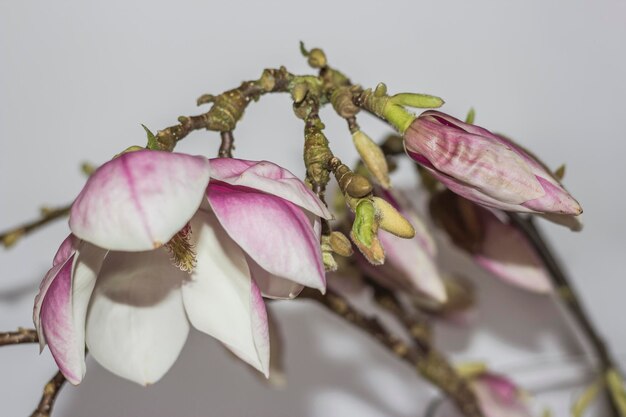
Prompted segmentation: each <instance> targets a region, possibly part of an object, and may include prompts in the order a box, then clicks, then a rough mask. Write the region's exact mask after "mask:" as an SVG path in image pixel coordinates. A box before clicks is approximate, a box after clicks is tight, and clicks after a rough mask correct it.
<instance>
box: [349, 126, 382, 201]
mask: <svg viewBox="0 0 626 417" xmlns="http://www.w3.org/2000/svg"><path fill="white" fill-rule="evenodd" d="M352 141H353V142H354V146H355V147H356V150H357V152H358V153H359V155H360V156H361V160H363V163H364V164H365V166H366V167H367V169H368V171H369V172H370V173H371V174H372V177H373V178H374V179H375V180H376V182H377V183H379V184H380V185H381V187H383V188H384V189H389V187H390V186H391V182H390V180H389V167H388V166H387V159H386V158H385V154H384V153H383V151H382V149H381V148H380V146H378V145H377V144H376V142H374V141H373V140H372V139H371V138H370V137H369V136H367V135H366V134H365V133H363V132H362V131H360V130H357V131H356V132H354V133H353V134H352Z"/></svg>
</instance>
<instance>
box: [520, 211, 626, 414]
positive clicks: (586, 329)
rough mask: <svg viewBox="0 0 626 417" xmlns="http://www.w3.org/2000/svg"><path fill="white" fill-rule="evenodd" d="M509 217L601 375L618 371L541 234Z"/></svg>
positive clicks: (613, 405)
mask: <svg viewBox="0 0 626 417" xmlns="http://www.w3.org/2000/svg"><path fill="white" fill-rule="evenodd" d="M508 216H509V218H510V219H511V221H512V223H513V224H514V225H516V226H517V227H518V228H519V230H521V231H522V233H524V235H525V236H526V237H527V238H528V240H529V241H530V243H531V244H532V245H533V247H534V248H535V250H536V251H537V253H538V255H539V256H540V258H541V260H542V261H543V263H544V265H545V267H546V269H547V270H548V273H549V276H550V278H551V280H552V284H553V285H554V287H555V291H556V294H557V295H558V296H559V299H560V300H561V302H562V303H563V304H564V306H565V307H566V308H567V310H568V312H569V313H570V315H571V316H572V317H573V318H574V320H575V321H576V322H577V324H578V325H579V326H580V329H581V330H582V331H583V333H584V334H585V336H586V337H587V339H588V341H589V344H590V346H591V348H592V349H593V352H594V354H595V355H596V356H597V358H598V361H599V364H600V370H601V372H602V375H606V373H607V371H609V370H619V368H618V366H617V362H616V361H615V360H614V358H613V357H612V355H611V353H610V352H609V349H608V347H607V345H606V343H605V342H604V340H603V339H602V337H601V336H600V334H599V333H598V331H597V330H596V328H595V326H594V325H593V323H592V322H591V319H590V318H589V315H588V313H587V311H586V310H585V307H584V306H583V305H582V303H581V301H580V296H579V295H578V294H577V292H576V289H575V288H574V286H573V285H572V283H571V282H570V279H569V277H568V276H567V275H566V273H565V270H564V269H563V268H562V267H561V265H560V263H559V261H558V260H557V259H556V256H555V255H554V253H553V251H552V249H551V248H550V246H549V244H548V242H547V241H546V240H545V239H544V238H543V236H542V234H541V231H540V230H539V229H538V228H537V226H536V225H535V223H534V221H533V218H532V217H527V218H524V217H522V216H521V215H519V214H517V213H508ZM607 396H608V398H609V405H610V407H611V413H612V416H614V417H626V416H623V415H622V414H620V412H619V411H618V410H619V408H618V407H617V405H616V403H615V400H614V399H613V397H612V396H611V395H610V393H609V392H608V391H607Z"/></svg>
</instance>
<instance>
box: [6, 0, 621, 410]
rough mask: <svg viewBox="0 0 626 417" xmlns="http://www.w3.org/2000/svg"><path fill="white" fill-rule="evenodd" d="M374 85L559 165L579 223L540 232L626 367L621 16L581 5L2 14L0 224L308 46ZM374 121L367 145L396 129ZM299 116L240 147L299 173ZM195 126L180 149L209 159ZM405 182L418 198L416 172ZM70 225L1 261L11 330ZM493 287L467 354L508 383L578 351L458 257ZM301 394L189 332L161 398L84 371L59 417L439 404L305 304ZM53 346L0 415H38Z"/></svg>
mask: <svg viewBox="0 0 626 417" xmlns="http://www.w3.org/2000/svg"><path fill="white" fill-rule="evenodd" d="M299 40H304V41H306V42H307V45H309V46H311V47H313V46H321V47H323V48H325V50H326V52H327V54H328V57H329V59H330V63H331V64H332V65H333V66H336V67H338V68H340V69H342V70H343V71H345V72H346V73H347V74H349V75H350V76H351V77H352V79H353V80H354V81H356V82H359V83H361V84H363V85H365V86H374V85H375V84H376V83H377V82H379V81H385V82H386V83H387V84H388V86H389V89H390V91H394V92H399V91H417V92H427V93H433V94H437V95H440V96H442V97H444V98H445V100H446V102H447V104H446V105H445V107H444V110H445V111H447V112H449V113H451V114H454V115H457V116H460V117H462V116H463V115H464V114H465V112H466V111H467V109H468V108H469V107H470V106H474V107H475V108H476V109H477V112H478V118H477V122H478V123H479V124H482V125H484V126H487V127H489V128H491V129H492V130H496V131H502V132H506V133H508V134H509V135H511V136H512V137H514V138H517V139H518V140H519V141H520V142H522V143H523V144H524V145H525V146H528V147H530V148H531V149H533V150H534V151H536V153H538V154H539V155H541V156H542V157H543V158H544V160H545V161H546V162H547V163H548V164H549V165H550V166H552V167H555V168H556V167H557V166H558V165H560V164H561V163H563V162H566V163H567V169H568V171H567V175H566V179H565V183H566V184H567V186H568V187H569V189H570V190H571V191H572V192H573V193H574V194H575V196H576V197H577V198H578V199H579V200H580V202H581V203H582V205H583V207H584V209H585V219H586V229H585V230H584V231H583V232H582V233H580V234H573V233H570V232H569V231H567V230H564V229H560V228H557V227H555V226H549V225H546V229H547V233H548V234H549V236H550V237H551V238H552V240H553V242H554V243H555V244H557V246H558V251H559V254H560V255H561V257H562V258H563V260H565V261H566V262H567V264H568V269H569V270H570V271H571V272H572V275H573V279H574V280H575V283H576V285H577V287H578V288H579V289H580V291H581V292H582V293H583V294H584V299H585V302H586V304H587V305H588V306H589V309H590V313H591V316H592V317H593V319H594V320H595V321H596V322H597V324H598V327H599V328H600V330H601V331H602V333H603V334H604V335H606V337H607V339H608V340H609V341H610V342H611V343H612V345H613V348H614V350H615V351H616V352H623V353H626V333H624V330H623V329H624V322H623V319H622V317H623V313H622V307H623V305H624V302H623V297H624V296H623V294H624V289H626V284H625V283H624V276H623V275H624V257H625V253H624V248H625V245H624V240H623V235H624V233H625V232H626V224H625V221H624V213H625V211H626V199H625V198H624V192H623V190H624V183H623V182H624V179H625V178H626V165H625V164H624V163H623V157H624V153H625V152H626V145H625V143H626V141H625V140H626V137H625V136H626V135H625V134H624V124H623V120H624V114H625V111H626V106H625V105H624V100H625V96H626V82H625V81H624V77H625V75H626V58H625V52H624V51H625V50H626V48H625V46H624V41H626V2H624V1H618V0H603V1H594V2H589V1H588V2H584V1H525V2H504V1H472V2H469V1H430V2H425V1H404V2H401V1H389V2H385V3H384V4H383V3H382V2H370V3H367V4H366V3H364V2H340V1H315V2H313V1H310V2H302V3H297V2H287V1H284V2H278V1H270V0H266V1H262V2H250V3H248V4H246V3H240V2H235V1H229V2H226V1H223V2H201V1H177V2H152V1H148V0H145V1H136V2H128V1H117V0H107V1H100V2H83V1H72V2H70V1H54V2H50V1H43V0H41V1H20V2H18V1H7V0H5V1H2V2H0V141H1V142H0V143H1V144H2V150H1V151H0V167H1V175H0V195H1V197H0V229H4V228H5V227H8V226H10V225H13V224H16V223H18V222H21V221H24V220H27V219H30V218H33V217H34V216H36V215H37V211H36V210H37V207H38V206H39V205H41V204H50V205H54V204H62V203H65V202H66V201H69V200H71V199H72V198H73V196H75V195H76V193H77V192H78V191H79V190H80V187H81V185H82V183H83V181H84V178H83V177H82V176H81V174H80V172H79V169H78V167H79V163H80V162H81V161H83V160H88V161H92V162H94V163H101V162H103V161H105V160H106V159H108V158H110V157H111V156H112V155H114V154H116V153H117V152H119V151H120V150H122V149H124V148H126V147H127V146H129V145H132V144H142V143H144V135H143V131H142V129H141V127H140V125H139V124H140V123H144V124H146V125H147V126H149V127H150V128H152V129H153V130H157V129H159V128H162V127H165V126H168V125H170V124H173V123H174V122H175V120H176V117H177V116H178V115H180V114H195V113H198V112H200V111H201V110H199V109H197V108H196V107H195V105H194V102H195V98H196V97H197V96H199V95H200V94H202V93H208V92H211V93H217V92H220V91H223V90H225V89H227V88H231V87H233V86H236V85H238V84H239V82H240V81H242V80H244V79H251V78H256V77H258V76H259V75H260V73H261V70H262V69H263V68H265V67H274V66H278V65H281V64H284V65H286V66H287V67H288V68H289V69H290V70H291V71H294V72H305V71H308V68H307V66H306V63H305V62H304V60H303V59H302V58H301V57H300V54H299V52H298V41H299ZM323 116H325V121H326V123H327V125H328V129H327V132H328V135H329V137H330V138H331V140H332V146H333V148H334V150H335V152H336V153H337V154H338V155H340V156H341V157H342V158H343V159H344V160H346V161H349V160H351V158H353V157H354V156H355V152H354V150H353V149H352V144H351V141H350V138H349V136H348V134H347V131H346V130H345V127H344V124H343V123H342V122H340V121H338V120H337V119H336V118H335V117H334V116H333V115H332V113H331V112H330V111H325V112H324V113H323ZM362 125H363V126H364V128H365V129H366V130H367V132H368V133H370V135H372V136H373V137H382V135H383V134H384V133H386V132H387V130H386V128H385V126H383V125H382V124H381V123H379V122H377V121H375V120H373V119H372V118H366V117H363V118H362ZM301 134H302V125H301V122H300V121H299V120H297V119H295V118H294V117H292V115H291V110H290V103H289V99H288V98H287V97H284V96H275V97H264V98H263V99H262V100H261V102H260V103H257V104H253V105H251V106H250V108H249V110H248V112H247V114H246V117H245V118H244V120H243V121H242V122H241V124H240V126H239V127H238V129H237V132H236V139H237V146H238V148H237V152H236V155H237V156H240V157H247V158H256V159H271V160H274V161H276V162H279V163H281V164H283V165H284V166H286V167H288V168H290V169H292V170H293V171H294V172H297V173H302V171H303V169H302V168H301V166H300V164H301V163H300V158H301V156H300V155H301V143H302V140H301ZM217 143H218V136H217V134H215V133H213V132H198V133H195V134H193V135H191V136H190V137H189V138H188V139H186V140H185V141H184V143H183V144H181V146H180V148H179V149H180V150H181V151H187V152H191V153H202V154H207V155H213V154H214V153H215V152H216V150H217ZM399 181H400V182H401V183H402V182H404V183H407V184H408V183H410V177H409V174H408V171H407V173H406V175H400V178H399ZM65 233H66V231H65V226H64V225H63V224H61V223H58V224H56V225H54V226H51V227H48V228H46V229H45V231H43V232H41V233H38V234H36V235H34V236H32V237H30V238H28V239H27V240H26V241H25V242H22V243H21V244H19V245H18V246H17V247H16V248H15V249H13V250H11V251H10V252H5V251H1V252H0V277H1V279H0V328H2V329H12V328H15V327H17V326H32V323H31V308H32V299H33V296H34V294H35V292H36V288H37V285H38V282H39V280H40V279H41V277H42V276H43V274H44V273H45V271H46V270H47V268H48V266H49V264H50V261H51V258H52V255H53V253H54V251H55V250H56V247H57V244H58V242H59V241H60V240H61V239H62V238H63V237H64V236H65ZM452 259H453V260H452V261H451V262H450V263H449V267H450V268H453V269H457V270H459V269H460V270H465V274H466V275H471V276H472V277H474V278H475V281H476V283H477V285H478V286H479V288H480V298H481V306H480V308H479V309H478V312H477V315H476V320H477V322H478V324H480V326H481V328H480V329H479V330H476V329H473V328H463V327H458V326H456V327H455V326H454V325H450V324H443V325H441V326H439V327H438V330H437V338H438V340H439V342H440V343H441V344H442V346H444V347H445V348H446V350H447V351H448V352H450V354H452V355H453V356H455V357H457V358H459V359H468V358H472V359H476V358H478V359H489V360H491V362H492V363H493V364H494V366H496V367H497V368H501V369H506V368H507V367H511V366H513V365H515V364H520V363H522V364H523V363H527V362H529V363H533V362H534V361H537V360H540V359H542V358H543V359H545V358H551V357H555V356H559V355H562V354H563V352H567V351H571V350H573V349H574V348H573V346H574V345H575V344H576V343H575V340H574V339H573V338H572V336H571V332H570V331H569V330H568V329H567V327H566V325H565V324H564V321H563V320H562V318H561V316H560V315H559V314H558V311H557V309H556V308H555V307H554V305H553V303H552V302H551V300H549V299H547V298H543V297H538V296H534V295H529V294H526V293H522V292H521V291H518V290H515V289H512V288H510V287H508V286H506V285H504V284H501V283H500V282H498V281H495V280H494V279H493V278H490V277H487V276H485V275H482V274H480V273H479V272H477V271H476V270H475V269H471V266H469V263H468V262H467V260H466V259H464V258H463V257H462V256H459V255H458V254H456V255H453V256H452ZM272 309H273V310H274V311H275V312H276V313H278V314H277V315H278V320H279V322H280V323H281V324H282V325H283V327H284V333H285V339H286V343H287V352H286V354H287V356H286V361H287V366H288V383H289V385H288V388H287V389H285V390H282V391H273V390H271V389H269V388H268V387H266V386H265V385H263V384H262V383H260V380H259V379H258V378H256V377H255V376H254V375H253V374H252V373H251V372H250V371H249V370H248V369H246V367H245V366H244V365H243V364H241V363H238V362H235V361H233V360H232V359H231V358H230V357H229V356H228V355H226V354H225V353H224V351H223V350H222V348H221V347H220V346H219V345H218V344H217V343H216V342H214V341H213V340H211V339H210V338H208V337H205V336H203V335H200V334H197V333H194V334H192V335H191V336H190V339H189V341H188V344H187V345H186V347H185V349H184V350H183V352H182V354H181V357H180V358H179V360H178V362H177V363H176V364H175V365H174V367H173V369H172V370H171V371H170V373H169V374H167V375H166V377H165V378H164V379H163V380H162V381H161V382H159V383H158V384H156V385H155V386H153V387H150V388H148V389H146V388H142V387H139V386H136V385H133V384H131V383H129V382H126V381H123V380H120V379H118V378H116V377H114V376H113V375H111V374H109V373H108V372H107V371H105V370H104V369H102V368H101V367H99V365H97V364H95V363H94V362H92V361H89V362H88V371H87V376H86V379H85V381H84V383H83V384H82V385H80V387H78V388H72V387H68V388H66V389H65V390H64V392H63V394H62V396H61V398H60V400H59V401H58V410H57V413H56V414H55V415H57V416H59V417H60V416H108V417H111V416H174V415H175V416H208V415H215V416H242V415H254V416H287V415H289V416H294V415H302V416H327V415H359V416H384V415H387V416H388V415H391V416H415V415H421V413H422V412H423V410H424V409H425V407H426V403H427V399H428V398H429V397H430V395H431V394H432V392H431V391H430V390H429V389H428V388H426V385H425V384H423V383H422V382H420V381H419V379H418V378H415V377H414V375H413V373H412V371H411V370H410V369H408V367H405V365H403V364H401V363H398V362H397V361H396V360H395V359H393V358H392V357H390V355H388V354H387V352H385V351H384V350H382V349H380V348H379V347H377V346H376V345H375V344H373V343H370V342H369V341H368V340H367V339H366V338H365V337H364V336H362V335H361V334H360V333H358V332H357V331H356V330H352V329H349V328H346V326H345V325H344V324H343V323H342V322H340V321H339V320H337V319H335V318H334V317H332V316H329V315H327V314H323V313H321V311H320V310H319V309H318V308H317V307H315V306H311V305H308V304H306V303H304V302H298V301H295V302H291V303H290V304H289V305H285V304H276V305H274V306H272ZM53 369H54V365H53V362H52V359H51V357H50V355H49V353H48V351H47V350H46V351H45V352H44V354H42V355H41V356H38V355H37V348H36V347H35V346H21V347H6V348H3V349H2V352H0V370H1V373H2V377H1V378H0V404H2V411H0V414H1V415H2V416H25V415H29V413H30V411H31V410H32V408H33V407H34V405H35V404H36V402H37V401H38V398H39V395H40V389H41V387H42V385H43V383H44V381H45V380H47V378H48V377H49V376H50V375H51V374H52V373H53Z"/></svg>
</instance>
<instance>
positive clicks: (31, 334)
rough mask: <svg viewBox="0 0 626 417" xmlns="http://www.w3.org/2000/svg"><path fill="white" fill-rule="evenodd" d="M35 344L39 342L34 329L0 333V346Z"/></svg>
mask: <svg viewBox="0 0 626 417" xmlns="http://www.w3.org/2000/svg"><path fill="white" fill-rule="evenodd" d="M37 342H39V337H38V336H37V331H36V330H35V329H22V328H19V329H17V331H16V332H4V333H0V346H7V345H17V344H22V343H37Z"/></svg>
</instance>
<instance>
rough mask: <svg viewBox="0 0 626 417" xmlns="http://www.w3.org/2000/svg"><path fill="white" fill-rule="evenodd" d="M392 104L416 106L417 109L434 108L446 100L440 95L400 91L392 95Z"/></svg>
mask: <svg viewBox="0 0 626 417" xmlns="http://www.w3.org/2000/svg"><path fill="white" fill-rule="evenodd" d="M389 101H390V102H391V103H392V104H399V105H401V106H408V107H414V108H417V109H432V108H437V107H441V106H443V103H444V101H443V100H442V99H441V98H440V97H436V96H430V95H428V94H416V93H400V94H396V95H395V96H393V97H391V99H390V100H389Z"/></svg>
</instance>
